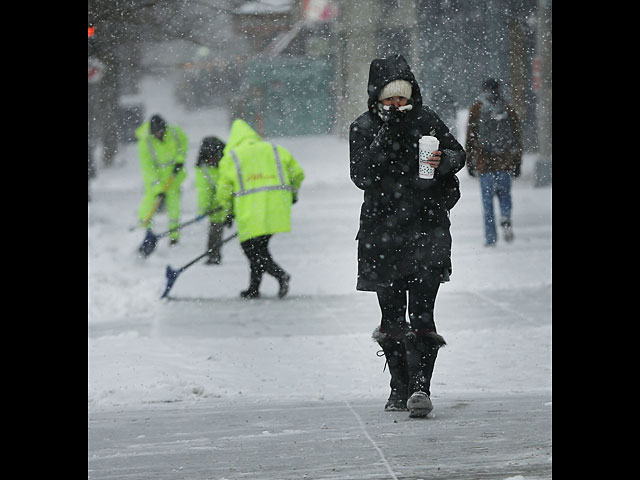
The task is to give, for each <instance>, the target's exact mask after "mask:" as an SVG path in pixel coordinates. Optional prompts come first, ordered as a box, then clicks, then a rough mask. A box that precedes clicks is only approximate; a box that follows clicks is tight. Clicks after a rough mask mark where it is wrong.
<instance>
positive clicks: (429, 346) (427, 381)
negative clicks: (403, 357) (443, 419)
mask: <svg viewBox="0 0 640 480" xmlns="http://www.w3.org/2000/svg"><path fill="white" fill-rule="evenodd" d="M445 345H446V342H445V341H444V338H442V337H441V336H440V335H438V334H437V333H436V332H433V331H425V332H409V333H407V335H406V336H405V347H406V350H407V370H408V373H409V399H408V400H407V408H408V409H409V416H410V417H426V416H427V415H428V414H429V412H431V410H433V405H432V403H431V398H430V396H431V391H430V388H431V376H432V375H433V367H434V365H435V363H436V357H437V355H438V349H440V347H443V346H445Z"/></svg>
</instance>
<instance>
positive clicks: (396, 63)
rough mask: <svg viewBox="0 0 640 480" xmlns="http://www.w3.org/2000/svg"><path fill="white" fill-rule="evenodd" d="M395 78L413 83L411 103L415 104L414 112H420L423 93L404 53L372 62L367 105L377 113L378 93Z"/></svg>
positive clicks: (371, 110)
mask: <svg viewBox="0 0 640 480" xmlns="http://www.w3.org/2000/svg"><path fill="white" fill-rule="evenodd" d="M393 80H406V81H407V82H409V83H411V101H410V103H411V104H412V105H413V112H418V111H419V110H420V109H421V108H422V93H421V92H420V87H419V86H418V82H417V81H416V77H415V76H414V75H413V72H412V71H411V67H409V64H408V63H407V61H406V60H405V58H404V57H403V56H402V55H394V56H392V57H388V58H376V59H374V60H373V61H372V62H371V65H370V66H369V82H368V83H367V93H368V94H369V99H368V101H367V106H368V107H369V111H370V112H372V113H374V114H376V112H377V111H378V107H377V105H378V94H379V93H380V90H382V88H383V87H384V86H385V85H387V84H388V83H389V82H392V81H393Z"/></svg>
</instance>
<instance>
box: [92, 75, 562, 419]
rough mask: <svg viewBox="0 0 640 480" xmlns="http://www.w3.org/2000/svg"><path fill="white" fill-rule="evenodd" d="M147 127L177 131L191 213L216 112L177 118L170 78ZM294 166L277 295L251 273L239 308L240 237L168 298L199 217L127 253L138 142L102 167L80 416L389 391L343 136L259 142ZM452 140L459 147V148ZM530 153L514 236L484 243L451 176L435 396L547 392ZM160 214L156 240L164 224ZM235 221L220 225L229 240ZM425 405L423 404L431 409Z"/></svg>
mask: <svg viewBox="0 0 640 480" xmlns="http://www.w3.org/2000/svg"><path fill="white" fill-rule="evenodd" d="M132 100H135V101H143V102H144V103H145V105H146V113H147V118H148V117H149V116H150V115H151V114H152V113H160V114H162V115H163V116H165V118H166V119H167V121H168V122H169V123H178V124H180V125H181V126H182V128H183V129H184V130H185V131H186V133H187V135H188V136H189V153H188V156H187V168H188V175H189V176H188V178H187V180H186V181H185V183H184V184H183V209H182V211H183V216H182V218H183V220H187V219H190V218H193V217H195V215H196V192H195V188H194V183H193V179H194V171H193V168H194V164H195V158H196V155H197V151H198V147H199V144H200V141H201V139H202V138H203V137H204V136H206V135H211V134H214V135H218V136H220V137H221V138H223V139H225V140H226V138H227V136H228V133H229V123H230V122H229V118H228V117H227V114H226V112H225V111H223V110H217V109H209V110H207V109H205V110H199V111H186V110H184V109H183V108H181V107H180V106H179V105H177V104H175V102H174V101H173V97H172V93H171V85H170V84H169V83H168V82H162V81H158V80H152V79H146V80H145V82H144V84H143V85H142V88H141V94H140V95H139V96H136V97H133V98H132ZM268 140H270V141H274V142H276V143H278V144H280V145H282V146H284V147H286V148H287V149H289V150H290V151H291V152H292V153H293V155H294V156H295V157H296V158H297V159H298V161H299V162H300V164H301V165H302V167H303V169H304V170H305V173H306V179H305V181H304V183H303V185H302V189H301V191H300V196H299V202H298V203H297V204H296V205H294V207H293V217H292V224H293V230H292V232H290V233H286V234H279V235H276V236H275V237H274V238H273V239H272V242H271V244H270V247H271V251H272V253H273V255H274V257H275V259H276V261H277V262H279V263H281V265H282V266H283V267H284V268H285V269H286V270H288V271H289V272H290V273H291V274H292V277H293V279H292V285H291V290H290V293H289V295H288V296H287V297H286V298H285V299H282V300H280V299H278V298H277V297H276V291H277V284H276V282H275V280H273V279H272V278H270V277H265V279H264V280H263V287H262V292H263V296H264V297H266V298H264V299H261V300H254V301H242V300H240V299H239V298H238V294H239V292H240V290H242V289H244V288H246V285H247V282H248V276H249V274H248V264H247V261H246V259H245V257H244V256H243V255H242V252H241V250H240V247H239V244H238V242H237V240H232V241H231V242H229V243H227V244H226V245H225V246H224V247H223V264H222V265H219V266H207V265H205V264H204V263H199V264H196V265H194V266H193V267H191V268H190V269H188V270H186V271H185V272H184V273H182V274H181V275H180V276H179V277H178V279H177V281H176V284H175V286H174V288H173V290H172V291H171V296H172V300H170V301H161V300H160V299H159V297H160V295H161V293H162V291H163V289H164V286H165V285H166V279H165V269H166V266H167V265H171V266H172V267H173V268H177V267H179V266H182V265H184V264H186V263H187V262H189V261H190V260H191V259H193V258H195V257H196V256H198V255H199V254H200V253H202V252H204V250H206V230H207V225H206V222H204V221H203V222H199V223H197V224H195V225H191V226H189V227H186V228H185V229H184V231H183V235H182V239H181V242H180V244H179V245H177V246H175V247H169V246H168V241H167V240H166V239H163V240H161V241H160V243H159V245H158V247H157V249H156V251H155V252H154V253H153V254H152V255H151V256H150V257H149V258H148V259H146V260H142V259H140V258H137V256H136V249H137V247H138V246H139V245H140V243H141V242H142V239H143V237H144V232H143V231H142V230H140V229H136V230H133V231H131V230H130V227H132V226H133V225H135V223H136V212H137V208H138V202H139V201H140V198H141V195H142V182H141V179H140V173H139V169H138V160H137V156H136V146H135V144H128V145H126V146H125V147H124V148H123V150H122V152H121V153H120V155H119V156H118V158H117V161H116V164H115V165H114V166H113V167H112V168H110V169H105V168H102V167H101V166H100V165H99V168H100V169H99V172H98V177H97V178H96V179H95V180H93V181H92V184H91V193H92V201H91V202H90V204H89V211H88V225H89V319H88V342H89V344H88V359H89V392H88V401H89V408H90V410H91V409H93V410H100V409H111V408H120V409H122V408H137V407H140V406H143V405H145V404H164V403H166V402H170V403H172V402H183V403H185V404H188V403H190V402H191V403H199V402H231V401H232V402H239V401H244V402H259V403H262V402H277V401H287V400H291V399H307V400H318V401H323V400H341V401H342V400H352V399H353V400H355V399H365V398H366V399H370V398H376V399H380V400H381V402H384V400H385V399H386V396H387V395H388V372H386V371H385V372H383V371H382V368H383V365H384V361H383V359H380V358H377V357H376V351H377V350H378V346H377V345H376V344H374V343H373V341H372V340H371V338H370V334H371V332H372V330H373V329H374V327H375V326H376V324H377V323H378V322H379V317H380V314H379V309H378V306H377V301H376V298H375V295H374V294H372V293H365V292H357V291H356V290H355V279H356V242H355V240H354V237H355V234H356V231H357V227H358V216H359V209H360V203H361V201H362V192H361V191H359V190H358V189H357V188H356V187H355V186H353V184H352V183H351V181H350V180H349V166H348V164H349V160H348V158H349V156H348V145H347V141H346V139H343V138H339V137H335V136H328V135H319V136H304V137H282V138H274V139H268ZM460 141H462V139H460ZM534 163H535V156H534V155H527V156H525V160H524V165H523V175H522V177H521V178H520V179H518V180H516V181H515V182H514V190H513V202H514V216H513V224H514V231H515V235H516V239H515V241H514V242H513V243H512V244H505V243H504V242H499V244H498V246H497V247H496V248H491V249H488V248H486V247H484V246H483V243H484V241H483V234H482V214H481V202H480V189H479V186H478V181H477V180H476V179H473V178H471V177H469V175H468V174H467V172H466V171H465V170H463V171H461V172H460V173H459V174H458V175H459V178H460V180H461V190H462V198H461V200H460V202H459V203H458V205H457V206H456V207H455V208H454V209H453V211H452V212H451V221H452V224H453V226H452V236H453V258H452V261H453V275H452V279H451V282H449V283H446V284H444V285H442V287H441V289H440V294H439V296H438V300H437V303H436V312H435V315H436V323H437V325H438V330H439V332H440V333H441V334H442V335H443V336H444V337H445V338H446V340H447V341H448V346H447V347H446V348H445V349H443V350H441V353H440V355H439V357H438V361H437V363H436V370H435V374H434V379H433V382H434V386H433V388H432V390H433V396H434V398H436V399H437V398H438V397H444V396H448V395H455V394H461V393H466V394H479V395H481V394H492V393H500V394H504V393H507V394H511V393H513V394H518V393H523V392H525V393H526V392H532V393H541V392H549V393H550V390H551V313H550V303H551V196H552V195H551V192H552V190H551V187H545V188H535V187H533V178H532V176H533V169H534ZM166 228H167V225H166V215H159V216H158V217H157V223H156V225H155V226H154V232H156V233H159V232H161V231H164V230H166ZM234 231H235V226H234V227H232V228H231V229H225V236H226V235H228V234H230V233H231V232H234ZM434 403H435V402H434Z"/></svg>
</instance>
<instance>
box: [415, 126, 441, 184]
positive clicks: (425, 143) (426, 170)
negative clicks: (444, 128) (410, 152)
mask: <svg viewBox="0 0 640 480" xmlns="http://www.w3.org/2000/svg"><path fill="white" fill-rule="evenodd" d="M439 146H440V141H439V140H438V139H437V138H436V137H432V136H429V135H425V136H424V137H422V138H420V140H419V141H418V176H419V177H420V178H426V179H431V178H433V174H434V173H435V168H433V167H432V166H431V165H429V164H428V163H427V160H429V157H431V156H432V153H433V152H435V151H436V150H438V147H439Z"/></svg>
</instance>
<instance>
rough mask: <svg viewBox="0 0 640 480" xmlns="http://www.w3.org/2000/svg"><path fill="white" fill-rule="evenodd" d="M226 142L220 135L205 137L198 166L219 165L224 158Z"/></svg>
mask: <svg viewBox="0 0 640 480" xmlns="http://www.w3.org/2000/svg"><path fill="white" fill-rule="evenodd" d="M224 147H225V143H224V142H223V141H222V140H220V139H219V138H218V137H213V136H212V137H204V138H203V139H202V143H201V144H200V152H199V153H198V161H197V162H196V166H202V165H214V166H215V165H217V164H218V162H219V161H220V159H221V158H222V151H223V150H224Z"/></svg>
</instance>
